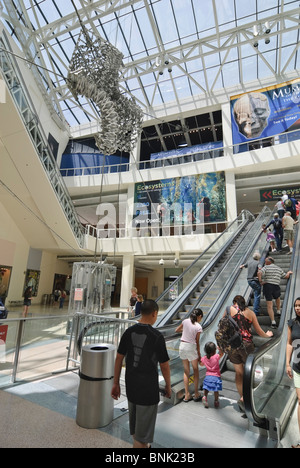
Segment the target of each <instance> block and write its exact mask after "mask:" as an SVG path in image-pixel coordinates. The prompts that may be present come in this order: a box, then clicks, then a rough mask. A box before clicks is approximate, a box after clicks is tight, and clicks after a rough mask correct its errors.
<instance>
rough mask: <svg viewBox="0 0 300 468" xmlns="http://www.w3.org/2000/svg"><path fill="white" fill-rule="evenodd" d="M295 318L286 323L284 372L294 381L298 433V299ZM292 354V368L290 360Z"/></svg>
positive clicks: (299, 349)
mask: <svg viewBox="0 0 300 468" xmlns="http://www.w3.org/2000/svg"><path fill="white" fill-rule="evenodd" d="M294 310H295V313H296V318H294V319H292V320H290V321H289V323H288V339H287V347H286V371H287V375H288V376H289V378H290V379H294V384H295V388H296V392H297V398H298V424H299V431H300V297H297V299H296V300H295V302H294ZM293 352H294V359H293V367H291V360H292V356H293ZM292 448H300V443H299V444H298V445H292Z"/></svg>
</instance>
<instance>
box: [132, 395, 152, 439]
mask: <svg viewBox="0 0 300 468" xmlns="http://www.w3.org/2000/svg"><path fill="white" fill-rule="evenodd" d="M128 408H129V428H130V434H131V435H132V436H134V439H135V440H137V441H138V442H140V443H141V444H152V442H153V438H154V430H155V423H156V417H157V408H158V405H152V406H141V405H135V404H134V403H131V402H130V401H128Z"/></svg>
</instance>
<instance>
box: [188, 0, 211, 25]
mask: <svg viewBox="0 0 300 468" xmlns="http://www.w3.org/2000/svg"><path fill="white" fill-rule="evenodd" d="M193 7H194V12H195V17H196V23H197V28H198V31H199V32H201V31H207V30H208V29H212V28H214V29H215V27H216V22H215V15H214V8H213V3H212V0H205V14H203V12H204V5H203V2H199V0H193Z"/></svg>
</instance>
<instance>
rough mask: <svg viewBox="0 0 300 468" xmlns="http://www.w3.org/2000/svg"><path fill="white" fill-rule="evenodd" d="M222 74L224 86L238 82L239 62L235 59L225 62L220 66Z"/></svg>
mask: <svg viewBox="0 0 300 468" xmlns="http://www.w3.org/2000/svg"><path fill="white" fill-rule="evenodd" d="M222 74H223V82H224V86H225V87H230V86H232V85H235V84H237V83H240V72H239V64H238V62H237V61H235V62H229V63H225V65H223V67H222Z"/></svg>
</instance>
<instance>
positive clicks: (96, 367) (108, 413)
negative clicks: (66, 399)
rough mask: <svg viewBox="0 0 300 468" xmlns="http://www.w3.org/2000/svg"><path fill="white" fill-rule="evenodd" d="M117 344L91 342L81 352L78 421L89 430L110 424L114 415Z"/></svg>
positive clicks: (79, 424)
mask: <svg viewBox="0 0 300 468" xmlns="http://www.w3.org/2000/svg"><path fill="white" fill-rule="evenodd" d="M115 349H116V348H115V346H113V345H111V344H102V343H99V344H92V345H88V346H84V347H83V348H82V352H81V365H80V374H79V375H80V382H79V390H78V402H77V415H76V423H77V424H78V426H81V427H84V428H86V429H97V428H98V427H104V426H107V425H108V424H110V423H111V422H112V420H113V415H114V400H113V399H112V397H111V390H112V386H113V380H114V362H115Z"/></svg>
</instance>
